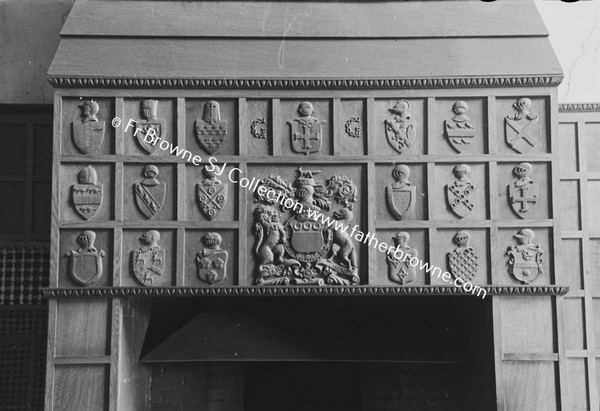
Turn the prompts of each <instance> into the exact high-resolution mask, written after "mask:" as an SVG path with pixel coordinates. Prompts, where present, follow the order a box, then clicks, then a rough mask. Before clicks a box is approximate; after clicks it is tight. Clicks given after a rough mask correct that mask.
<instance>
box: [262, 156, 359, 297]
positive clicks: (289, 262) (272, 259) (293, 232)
mask: <svg viewBox="0 0 600 411" xmlns="http://www.w3.org/2000/svg"><path fill="white" fill-rule="evenodd" d="M320 173H321V171H318V170H303V169H302V168H298V169H297V170H296V176H295V180H294V182H293V184H288V183H287V182H286V181H285V180H284V179H283V178H282V177H280V176H271V177H269V178H266V179H264V180H262V181H261V182H260V186H264V187H266V188H267V191H268V192H269V194H268V195H260V194H258V193H257V194H256V195H255V201H256V202H258V203H260V204H259V205H258V206H257V207H256V208H255V209H254V214H253V216H254V226H253V228H252V231H253V233H254V235H255V243H254V247H253V249H252V251H253V253H254V256H255V261H256V267H257V277H256V283H257V284H265V285H287V284H307V285H311V284H312V285H324V284H325V283H327V284H330V285H354V284H358V282H359V277H358V269H357V262H356V250H355V246H354V243H353V240H352V238H351V237H350V235H349V234H348V233H347V232H346V230H347V229H346V230H344V227H347V226H351V224H352V222H353V220H354V215H353V213H352V205H353V203H354V202H356V200H357V196H356V193H357V189H356V186H355V185H354V183H353V182H352V181H351V180H350V179H349V178H348V177H345V176H333V177H331V178H330V179H328V180H326V181H325V184H323V183H321V182H319V181H317V180H316V179H315V175H317V174H320ZM260 186H259V189H258V190H257V192H258V191H264V190H260ZM269 190H271V191H269ZM276 199H281V200H276ZM286 199H287V200H289V201H284V200H286ZM276 202H278V203H280V204H282V203H283V204H288V205H289V206H286V207H282V206H280V207H277V206H275V203H276ZM280 209H283V210H285V213H286V217H284V218H282V215H281V213H280ZM314 213H318V214H316V215H315V214H314ZM321 213H322V215H323V217H325V218H327V217H329V218H330V220H329V221H331V222H332V224H331V225H329V224H325V222H324V221H323V220H322V219H321V218H319V217H318V215H319V214H321ZM282 220H285V221H283V222H282ZM333 221H335V222H336V223H337V224H338V225H333Z"/></svg>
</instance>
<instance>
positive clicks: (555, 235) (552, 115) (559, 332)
mask: <svg viewBox="0 0 600 411" xmlns="http://www.w3.org/2000/svg"><path fill="white" fill-rule="evenodd" d="M544 106H545V108H546V113H547V114H549V116H548V119H547V127H546V129H547V130H548V131H547V132H546V133H547V135H546V137H547V138H550V152H551V153H552V163H551V164H552V166H551V168H552V169H551V172H550V179H551V180H550V181H551V184H550V188H551V189H550V190H549V191H550V196H551V198H550V200H551V201H550V204H551V211H552V216H551V218H552V266H553V273H552V281H553V284H557V283H559V281H557V280H559V279H558V278H557V272H558V267H559V266H560V265H559V264H560V255H561V254H562V253H561V252H560V251H559V250H560V249H561V248H560V246H561V231H560V224H558V223H557V220H556V218H557V217H558V215H559V213H560V208H559V206H558V200H557V196H558V195H559V193H560V173H559V170H560V168H559V162H560V159H559V157H560V156H559V150H560V146H559V144H558V90H557V89H556V88H554V89H552V90H551V92H550V96H549V97H547V98H546V99H545V104H544ZM548 107H549V109H548ZM551 298H552V299H553V300H554V301H555V303H556V321H555V323H556V338H557V341H556V342H557V349H558V368H559V371H558V372H559V384H560V408H561V409H563V410H566V409H568V408H569V404H570V402H569V376H568V371H567V356H566V350H565V331H566V329H565V324H564V319H563V315H564V312H563V310H564V304H563V303H564V298H562V297H556V296H555V297H551Z"/></svg>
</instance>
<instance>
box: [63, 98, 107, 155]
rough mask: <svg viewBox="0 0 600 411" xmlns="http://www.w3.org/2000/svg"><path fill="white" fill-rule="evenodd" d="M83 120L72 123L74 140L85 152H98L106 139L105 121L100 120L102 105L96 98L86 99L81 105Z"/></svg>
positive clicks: (79, 148) (76, 145) (78, 147)
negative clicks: (99, 114)
mask: <svg viewBox="0 0 600 411" xmlns="http://www.w3.org/2000/svg"><path fill="white" fill-rule="evenodd" d="M79 109H80V110H81V120H80V121H74V122H73V123H71V125H72V127H73V142H74V143H75V147H77V149H78V150H79V151H81V152H82V153H83V154H96V153H97V152H98V150H100V147H102V142H103V141H104V130H105V128H106V124H105V123H104V121H98V112H99V111H100V106H99V105H98V103H96V102H95V101H94V100H91V101H84V102H83V103H82V104H81V105H79Z"/></svg>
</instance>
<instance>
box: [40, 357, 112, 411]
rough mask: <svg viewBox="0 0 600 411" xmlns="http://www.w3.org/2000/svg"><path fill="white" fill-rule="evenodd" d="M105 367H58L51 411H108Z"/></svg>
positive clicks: (106, 370)
mask: <svg viewBox="0 0 600 411" xmlns="http://www.w3.org/2000/svg"><path fill="white" fill-rule="evenodd" d="M107 393H108V367H107V366H106V365H58V366H56V370H55V382H54V404H53V408H51V409H52V410H53V411H81V410H86V411H108V401H107V399H108V396H107Z"/></svg>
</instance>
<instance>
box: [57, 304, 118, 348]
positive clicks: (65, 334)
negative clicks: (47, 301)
mask: <svg viewBox="0 0 600 411" xmlns="http://www.w3.org/2000/svg"><path fill="white" fill-rule="evenodd" d="M110 316H111V310H110V305H109V300H104V299H99V300H81V299H75V300H61V301H59V302H58V315H57V317H56V341H55V347H56V352H55V354H54V355H56V356H58V357H61V356H62V357H77V356H79V357H85V356H89V357H94V356H103V355H107V354H109V341H110V324H111V317H110Z"/></svg>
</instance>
